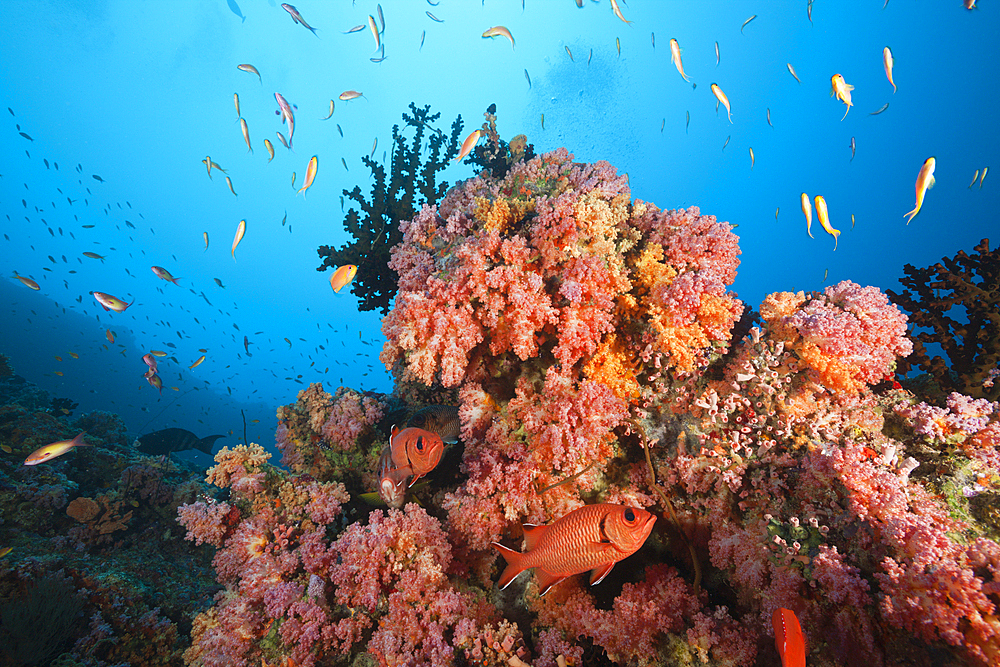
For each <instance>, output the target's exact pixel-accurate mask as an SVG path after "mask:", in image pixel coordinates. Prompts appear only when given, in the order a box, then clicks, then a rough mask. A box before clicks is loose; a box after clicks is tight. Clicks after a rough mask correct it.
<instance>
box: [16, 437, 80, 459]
mask: <svg viewBox="0 0 1000 667" xmlns="http://www.w3.org/2000/svg"><path fill="white" fill-rule="evenodd" d="M84 435H85V434H84V433H81V434H79V435H78V436H76V437H75V438H73V439H72V440H60V441H59V442H53V443H52V444H49V445H45V446H44V447H39V448H38V449H36V450H35V451H33V452H31V454H30V455H29V456H28V458H27V459H25V460H24V465H26V466H36V465H38V464H39V463H44V462H46V461H49V460H51V459H54V458H56V457H57V456H62V455H63V454H65V453H66V452H68V451H69V450H71V449H73V448H74V447H89V446H90V445H88V444H87V443H85V442H84V441H83V436H84Z"/></svg>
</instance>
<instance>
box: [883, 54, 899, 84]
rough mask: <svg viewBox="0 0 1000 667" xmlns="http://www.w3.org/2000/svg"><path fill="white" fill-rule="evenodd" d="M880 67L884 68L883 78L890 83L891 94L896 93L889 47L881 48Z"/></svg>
mask: <svg viewBox="0 0 1000 667" xmlns="http://www.w3.org/2000/svg"><path fill="white" fill-rule="evenodd" d="M882 67H883V68H885V78H887V79H889V83H891V84H892V94H893V95H895V94H896V82H895V81H893V80H892V51H891V50H890V49H889V47H888V46H887V47H885V48H884V49H882Z"/></svg>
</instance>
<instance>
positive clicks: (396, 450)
mask: <svg viewBox="0 0 1000 667" xmlns="http://www.w3.org/2000/svg"><path fill="white" fill-rule="evenodd" d="M389 448H390V449H391V450H392V451H391V452H390V456H391V458H392V464H393V467H394V468H395V469H396V470H397V474H400V475H410V474H412V475H413V479H412V480H411V481H410V486H413V484H414V482H416V481H417V480H418V479H420V478H421V477H423V476H424V475H426V474H427V473H429V472H430V471H431V470H434V468H436V467H437V464H438V462H439V461H440V460H441V454H442V453H444V442H443V441H442V440H441V437H440V436H439V435H438V434H437V433H431V432H430V431H425V430H423V429H422V428H414V427H413V426H408V427H406V428H404V429H402V430H400V429H399V428H398V427H395V426H394V427H393V428H392V435H391V436H389Z"/></svg>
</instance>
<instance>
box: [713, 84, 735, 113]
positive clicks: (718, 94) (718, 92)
mask: <svg viewBox="0 0 1000 667" xmlns="http://www.w3.org/2000/svg"><path fill="white" fill-rule="evenodd" d="M712 94H713V95H715V99H717V100H719V102H720V103H721V104H722V106H724V107H726V113H727V114H729V122H730V123H732V122H733V113H732V110H731V109H730V108H729V98H728V97H726V94H725V93H724V92H722V88H719V84H717V83H713V84H712ZM716 110H718V107H716Z"/></svg>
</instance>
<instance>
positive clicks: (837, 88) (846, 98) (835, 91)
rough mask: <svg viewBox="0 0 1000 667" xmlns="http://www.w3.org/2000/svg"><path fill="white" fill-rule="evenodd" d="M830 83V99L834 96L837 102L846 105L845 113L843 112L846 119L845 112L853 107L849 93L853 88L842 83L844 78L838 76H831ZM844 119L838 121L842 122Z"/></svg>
mask: <svg viewBox="0 0 1000 667" xmlns="http://www.w3.org/2000/svg"><path fill="white" fill-rule="evenodd" d="M830 83H831V84H832V85H833V87H832V88H831V89H830V97H834V96H836V97H837V99H838V100H840V101H841V102H843V103H844V104H846V105H847V111H845V112H844V118H847V112H848V111H850V110H851V107H852V106H854V104H853V103H852V102H851V91H852V90H854V86H852V85H851V84H849V83H847V82H846V81H844V77H843V76H842V75H840V74H834V75H833V76H831V77H830ZM844 118H841V119H840V120H844Z"/></svg>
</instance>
